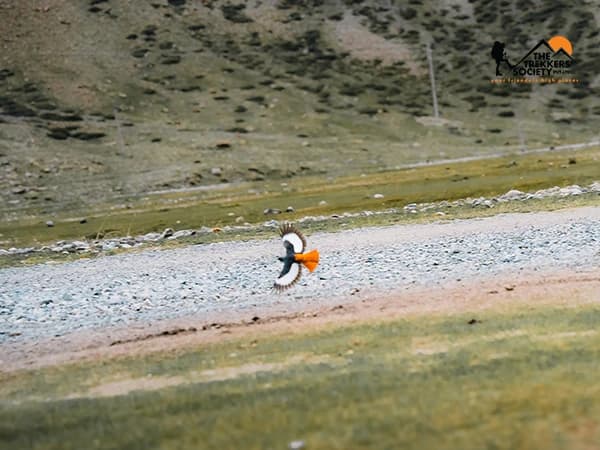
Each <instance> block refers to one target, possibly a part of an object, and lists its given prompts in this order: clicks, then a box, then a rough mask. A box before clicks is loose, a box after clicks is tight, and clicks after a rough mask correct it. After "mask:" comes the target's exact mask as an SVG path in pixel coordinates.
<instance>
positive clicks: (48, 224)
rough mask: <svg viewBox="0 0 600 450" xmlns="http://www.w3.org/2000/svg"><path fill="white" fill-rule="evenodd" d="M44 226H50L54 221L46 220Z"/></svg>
mask: <svg viewBox="0 0 600 450" xmlns="http://www.w3.org/2000/svg"><path fill="white" fill-rule="evenodd" d="M46 226H47V227H49V228H52V227H53V226H54V222H53V221H51V220H48V221H46Z"/></svg>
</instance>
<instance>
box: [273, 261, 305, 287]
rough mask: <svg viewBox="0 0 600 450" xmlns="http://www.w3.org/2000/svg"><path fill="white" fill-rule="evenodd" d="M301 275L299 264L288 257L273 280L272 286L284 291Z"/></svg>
mask: <svg viewBox="0 0 600 450" xmlns="http://www.w3.org/2000/svg"><path fill="white" fill-rule="evenodd" d="M301 275H302V270H301V269H300V264H298V263H296V262H294V261H293V260H291V259H288V260H286V262H285V264H284V265H283V270H282V271H281V273H280V274H279V277H277V279H276V280H275V284H274V285H273V287H274V288H275V289H276V290H278V291H280V292H281V291H284V290H286V289H287V288H289V287H290V286H292V285H293V284H294V283H296V282H297V281H298V280H299V279H300V276H301Z"/></svg>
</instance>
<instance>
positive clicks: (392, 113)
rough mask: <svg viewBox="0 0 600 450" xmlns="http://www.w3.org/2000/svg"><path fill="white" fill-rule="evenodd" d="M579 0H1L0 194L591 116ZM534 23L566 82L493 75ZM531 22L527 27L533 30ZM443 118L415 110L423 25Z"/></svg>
mask: <svg viewBox="0 0 600 450" xmlns="http://www.w3.org/2000/svg"><path fill="white" fill-rule="evenodd" d="M596 6H597V5H595V2H592V1H583V0H580V1H576V2H566V1H562V0H561V1H558V2H557V1H553V2H549V1H541V0H528V1H527V2H525V3H524V2H522V1H520V2H517V1H516V0H510V1H509V0H506V1H503V2H500V3H498V2H494V1H489V0H488V1H482V2H468V1H460V0H453V1H447V2H441V3H440V2H430V1H426V0H411V1H409V2H396V1H360V0H337V1H334V2H324V1H319V0H268V1H267V0H252V1H248V2H238V3H231V2H226V1H215V0H203V1H201V0H193V1H192V0H187V1H184V0H168V1H167V0H155V1H151V2H146V1H130V2H117V1H114V0H77V1H66V0H46V1H44V2H39V1H34V0H23V1H19V2H14V1H9V0H1V1H0V30H2V32H1V45H2V55H1V57H0V189H1V190H2V191H3V192H7V195H5V196H2V198H1V199H0V210H1V211H2V212H7V211H19V210H23V211H25V210H27V211H29V212H32V211H33V212H36V211H37V212H40V211H41V212H43V211H50V210H58V209H65V208H71V209H85V207H86V206H88V205H90V204H95V203H99V202H104V201H112V200H114V198H116V197H119V196H122V195H131V194H138V193H143V192H147V191H148V190H155V189H170V188H175V187H184V186H198V185H212V184H216V183H228V182H235V181H242V180H255V181H257V182H260V181H261V180H264V179H281V178H288V177H295V176H302V175H306V174H312V175H315V174H336V173H347V172H353V173H360V172H361V171H373V170H382V169H388V168H390V167H395V166H397V165H399V164H402V163H406V162H414V161H422V160H425V159H436V158H447V157H454V156H463V155H470V154H480V153H486V152H496V151H497V150H498V148H504V149H508V150H517V149H519V148H521V147H522V146H523V145H540V144H550V145H554V144H559V143H565V142H573V141H583V140H585V139H586V138H589V137H591V136H592V135H594V134H595V133H597V122H598V118H599V117H600V115H599V114H600V109H599V107H598V104H597V101H596V99H597V98H598V95H599V94H600V91H599V89H600V87H599V84H598V80H599V78H598V73H600V71H599V69H600V66H599V64H600V58H599V56H600V53H599V51H598V49H599V48H600V45H599V44H600V35H599V32H598V29H599V27H598V23H599V22H598V20H599V17H598V12H597V11H598V9H597V8H596ZM546 30H553V31H552V32H556V33H561V34H564V35H566V36H568V37H569V39H571V41H572V42H573V43H574V47H575V49H574V57H575V58H576V60H577V65H576V73H575V75H576V76H578V77H579V78H580V79H581V81H582V82H581V83H580V84H577V85H564V86H531V85H517V86H495V85H494V86H492V85H491V84H490V82H489V79H490V77H491V76H492V75H493V70H494V63H493V61H492V59H491V58H490V55H489V52H490V48H491V44H492V43H493V41H495V40H502V41H504V42H505V43H506V44H507V51H509V53H510V54H511V55H516V54H521V53H523V52H525V51H527V50H528V49H529V48H530V47H531V45H532V44H534V43H535V42H537V41H539V39H541V38H549V37H550V36H546V35H542V34H543V33H545V32H546ZM540 33H541V34H540ZM426 42H432V43H433V52H434V61H435V67H436V79H437V82H438V97H439V100H440V108H441V112H442V116H443V117H444V119H445V120H444V121H437V122H436V121H431V120H429V119H427V117H426V116H428V115H431V112H432V110H431V106H430V105H431V100H430V98H431V93H430V89H429V76H428V72H427V62H426V57H425V51H424V48H425V43H426Z"/></svg>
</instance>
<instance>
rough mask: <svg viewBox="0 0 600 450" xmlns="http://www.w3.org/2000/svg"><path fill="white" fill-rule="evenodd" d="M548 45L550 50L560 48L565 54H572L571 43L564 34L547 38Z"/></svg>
mask: <svg viewBox="0 0 600 450" xmlns="http://www.w3.org/2000/svg"><path fill="white" fill-rule="evenodd" d="M548 45H550V47H552V50H554V51H555V52H557V51H559V50H560V49H561V48H562V49H563V50H564V51H565V53H566V54H567V55H569V56H571V55H572V54H573V46H572V45H571V41H569V40H568V39H567V38H566V37H564V36H560V35H556V36H554V37H552V38H550V39H549V40H548Z"/></svg>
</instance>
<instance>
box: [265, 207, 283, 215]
mask: <svg viewBox="0 0 600 450" xmlns="http://www.w3.org/2000/svg"><path fill="white" fill-rule="evenodd" d="M263 214H264V215H265V216H267V215H270V214H281V210H280V209H276V208H267V209H265V210H264V211H263Z"/></svg>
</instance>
